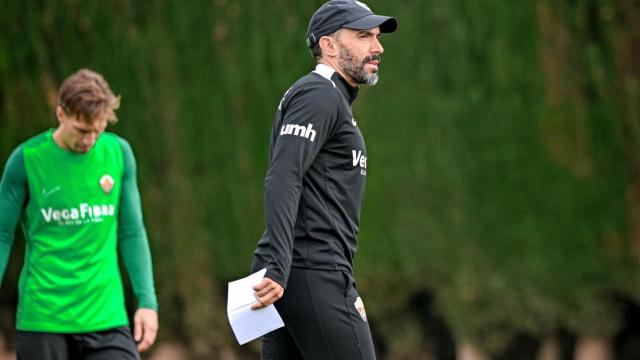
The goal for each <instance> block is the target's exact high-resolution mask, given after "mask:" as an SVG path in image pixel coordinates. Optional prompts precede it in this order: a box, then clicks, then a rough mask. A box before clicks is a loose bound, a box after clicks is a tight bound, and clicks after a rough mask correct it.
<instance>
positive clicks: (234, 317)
mask: <svg viewBox="0 0 640 360" xmlns="http://www.w3.org/2000/svg"><path fill="white" fill-rule="evenodd" d="M266 272H267V269H262V270H260V271H257V272H255V273H253V274H251V275H249V276H247V277H246V278H243V279H240V280H236V281H232V282H230V283H229V295H228V297H227V315H228V316H229V323H230V324H231V328H232V329H233V333H234V334H235V335H236V339H238V342H239V343H240V345H242V344H245V343H248V342H249V341H251V340H253V339H256V338H258V337H260V336H262V335H264V334H266V333H268V332H270V331H273V330H275V329H278V328H281V327H283V326H284V323H283V322H282V318H281V317H280V314H278V311H277V310H276V308H275V307H274V306H273V305H269V306H267V307H265V308H262V309H259V310H251V305H253V304H257V303H258V300H257V299H256V297H255V295H254V290H253V287H254V286H255V285H258V284H259V283H260V282H261V281H262V278H264V274H265V273H266Z"/></svg>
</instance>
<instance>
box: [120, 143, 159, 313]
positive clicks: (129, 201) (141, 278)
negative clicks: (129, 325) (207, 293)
mask: <svg viewBox="0 0 640 360" xmlns="http://www.w3.org/2000/svg"><path fill="white" fill-rule="evenodd" d="M120 145H121V146H122V154H123V159H124V168H125V170H124V176H123V179H122V193H121V195H120V197H121V198H120V212H119V215H118V243H119V248H120V253H121V255H122V260H123V262H124V266H125V268H126V270H127V274H128V275H129V279H130V280H131V286H132V287H133V292H134V293H135V295H136V298H137V300H138V307H140V308H148V309H153V310H157V309H158V300H157V298H156V293H155V286H154V282H153V268H152V263H151V251H150V249H149V242H148V239H147V232H146V230H145V227H144V223H143V220H142V207H141V204H140V192H139V191H138V181H137V175H136V160H135V157H134V155H133V151H132V150H131V146H130V145H129V143H128V142H127V141H126V140H124V139H122V138H120Z"/></svg>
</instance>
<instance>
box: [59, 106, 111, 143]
mask: <svg viewBox="0 0 640 360" xmlns="http://www.w3.org/2000/svg"><path fill="white" fill-rule="evenodd" d="M56 116H57V117H58V121H59V122H60V126H58V128H57V129H56V131H55V132H54V133H53V138H54V140H55V141H56V143H57V144H58V145H59V146H60V147H62V148H63V149H66V150H69V151H73V152H76V153H86V152H88V151H89V150H91V148H93V145H95V143H96V141H97V140H98V138H99V137H100V135H102V133H103V132H104V130H105V129H106V128H107V114H106V113H105V114H102V115H100V116H98V117H97V118H96V119H93V121H90V122H85V121H83V120H80V119H79V118H78V115H68V114H66V113H65V112H64V110H62V108H60V107H59V106H58V108H57V109H56Z"/></svg>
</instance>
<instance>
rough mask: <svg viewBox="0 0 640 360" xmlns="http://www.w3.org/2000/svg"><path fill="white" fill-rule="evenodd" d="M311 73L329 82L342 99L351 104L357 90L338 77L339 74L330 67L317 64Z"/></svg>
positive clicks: (356, 94)
mask: <svg viewBox="0 0 640 360" xmlns="http://www.w3.org/2000/svg"><path fill="white" fill-rule="evenodd" d="M313 72H315V73H316V74H318V75H320V76H322V77H323V78H325V79H327V80H329V81H331V84H332V85H333V87H334V88H336V89H339V90H340V92H341V93H342V94H343V95H344V97H346V98H347V100H349V103H353V101H354V100H355V99H356V97H357V96H358V88H357V87H353V86H351V85H349V83H348V82H347V80H345V79H343V78H342V76H340V74H338V72H337V71H336V70H335V69H334V68H332V67H331V66H329V65H326V64H318V65H316V69H315V70H314V71H313Z"/></svg>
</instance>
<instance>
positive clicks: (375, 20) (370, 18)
mask: <svg viewBox="0 0 640 360" xmlns="http://www.w3.org/2000/svg"><path fill="white" fill-rule="evenodd" d="M342 27H345V28H347V29H354V30H369V29H373V28H376V27H380V32H382V33H392V32H394V31H396V29H397V28H398V22H397V21H396V19H395V18H392V17H390V16H383V15H367V16H364V17H361V18H360V19H358V20H355V21H352V22H350V23H348V24H344V25H342Z"/></svg>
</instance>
